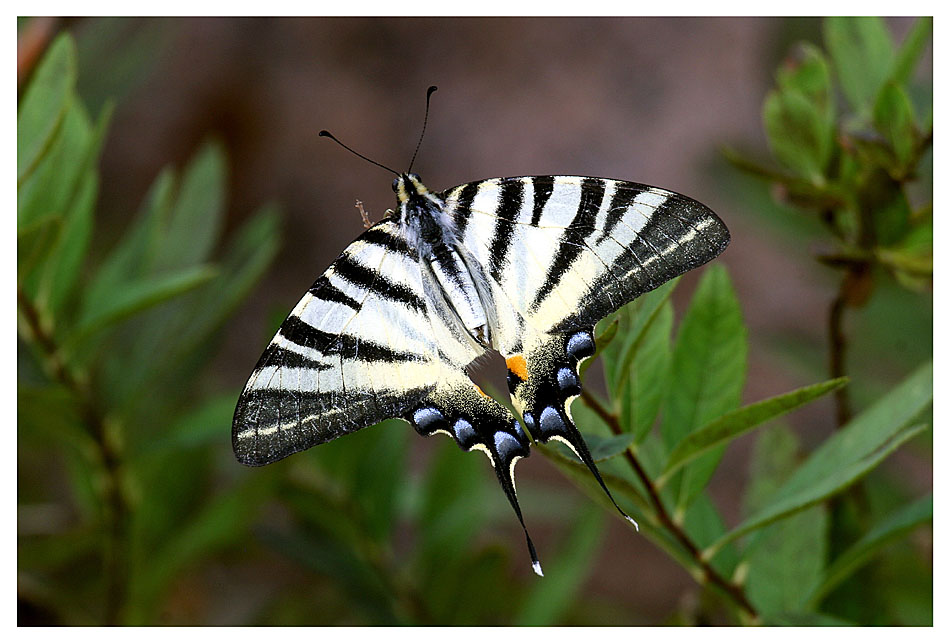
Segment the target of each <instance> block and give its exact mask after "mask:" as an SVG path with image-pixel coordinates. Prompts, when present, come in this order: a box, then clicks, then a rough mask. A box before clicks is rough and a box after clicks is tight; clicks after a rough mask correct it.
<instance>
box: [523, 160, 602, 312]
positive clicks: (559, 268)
mask: <svg viewBox="0 0 950 643" xmlns="http://www.w3.org/2000/svg"><path fill="white" fill-rule="evenodd" d="M605 192H606V187H605V182H604V180H603V179H594V178H585V179H584V180H583V181H582V182H581V198H580V202H579V203H578V204H577V214H575V215H574V219H573V220H572V221H571V223H570V224H569V225H568V226H567V229H566V230H565V231H564V234H563V236H562V243H561V245H560V246H559V247H558V250H557V253H556V254H555V255H554V259H553V260H552V261H551V265H550V266H549V267H548V271H547V274H546V275H545V279H544V283H543V284H541V287H540V288H538V290H537V291H536V293H535V296H534V300H533V301H532V302H531V306H530V308H531V309H532V310H536V309H537V307H538V306H539V305H540V304H541V302H542V301H544V299H545V298H546V297H547V296H548V295H549V294H551V291H552V290H554V288H555V287H556V286H557V284H558V283H559V282H560V281H561V277H563V276H564V273H566V272H567V271H568V270H569V269H570V267H571V264H573V263H574V260H575V259H577V257H578V256H580V254H581V252H583V251H584V245H583V240H584V238H586V237H587V236H588V235H589V234H590V233H591V232H593V231H594V229H595V228H594V226H595V223H596V221H597V213H598V212H599V211H600V208H601V206H602V204H603V201H604V194H605Z"/></svg>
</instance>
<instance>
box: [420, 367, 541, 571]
mask: <svg viewBox="0 0 950 643" xmlns="http://www.w3.org/2000/svg"><path fill="white" fill-rule="evenodd" d="M405 417H406V419H407V420H408V421H409V423H410V424H412V426H413V427H414V428H415V429H416V431H418V432H419V433H420V434H422V435H424V436H428V435H432V434H434V433H445V434H446V435H448V436H450V437H451V438H452V439H454V440H455V442H456V443H457V444H458V445H459V447H460V448H461V449H462V450H463V451H482V452H483V453H484V454H485V455H486V456H488V460H489V462H490V463H491V465H492V468H493V469H494V470H495V475H496V476H497V477H498V482H499V483H500V484H501V488H502V490H503V491H504V492H505V496H506V497H507V498H508V502H510V503H511V507H512V509H514V511H515V515H516V516H517V517H518V522H520V523H521V528H522V529H523V530H524V535H525V540H526V542H527V545H528V552H529V553H530V554H531V566H532V568H533V569H534V571H535V573H537V574H538V575H539V576H543V574H542V572H541V563H540V562H539V560H538V554H537V551H536V550H535V548H534V543H533V542H532V541H531V536H530V535H529V534H528V528H527V526H526V525H525V522H524V516H523V515H522V513H521V507H520V505H519V504H518V493H517V490H516V488H515V464H517V462H518V460H520V459H521V458H526V457H528V455H530V441H529V439H528V436H527V434H526V433H525V431H524V429H523V428H522V427H521V423H520V422H518V420H516V419H515V417H514V416H513V415H512V414H511V413H510V412H509V411H508V409H506V408H505V407H503V406H502V405H501V404H499V403H498V402H496V401H495V400H493V399H492V398H490V397H488V396H487V395H485V394H484V393H482V391H481V389H479V388H478V387H477V386H476V385H475V384H473V383H472V382H471V381H470V380H468V379H462V378H457V379H453V380H451V381H450V383H443V384H441V385H440V386H439V387H438V388H437V389H436V390H435V391H434V392H433V393H432V394H431V395H429V396H427V397H426V398H425V399H424V400H423V401H422V402H421V403H420V404H419V405H418V406H417V407H416V408H414V409H413V410H412V411H410V412H409V413H407V414H406V416H405Z"/></svg>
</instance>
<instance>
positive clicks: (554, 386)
mask: <svg viewBox="0 0 950 643" xmlns="http://www.w3.org/2000/svg"><path fill="white" fill-rule="evenodd" d="M593 354H594V335H593V329H587V330H581V331H578V332H575V333H570V334H567V335H548V336H546V337H544V338H543V339H542V340H541V341H538V342H536V343H535V344H534V348H533V349H532V350H530V351H528V352H527V354H526V355H520V354H519V355H512V356H510V357H508V358H507V359H506V362H507V364H508V389H509V391H510V392H511V395H512V398H513V399H514V401H515V404H516V405H517V406H518V407H520V409H521V412H522V416H523V417H524V421H525V423H526V424H527V426H528V430H529V431H530V432H531V435H532V437H534V439H536V440H538V441H539V442H547V441H549V440H557V441H559V442H563V443H564V444H566V445H567V446H568V447H570V449H571V451H573V452H574V453H575V455H577V457H578V459H580V461H581V462H583V463H584V464H585V465H586V466H587V468H588V469H590V472H591V473H592V474H593V476H594V479H595V480H597V483H598V484H599V485H600V487H601V488H602V489H603V490H604V493H606V494H607V497H608V498H609V499H610V501H611V502H612V503H613V505H614V507H616V508H617V511H619V512H620V514H621V515H622V516H623V517H624V518H625V519H626V520H628V521H629V522H630V523H632V524H633V525H634V526H635V527H637V529H639V526H638V525H637V522H636V521H635V520H634V519H633V518H631V517H630V516H629V515H627V513H626V512H625V511H624V510H623V509H621V508H620V506H619V505H618V504H617V501H616V500H614V497H613V495H612V494H611V493H610V490H609V489H608V488H607V485H606V484H605V483H604V480H603V478H602V477H601V475H600V471H598V470H597V464H596V463H595V462H594V458H593V457H592V456H591V453H590V449H589V448H588V447H587V443H585V442H584V438H583V437H582V436H581V434H580V432H579V431H578V430H577V427H576V426H575V425H574V420H573V418H572V417H571V412H570V405H571V402H572V401H573V400H574V398H576V397H577V396H578V395H580V393H581V384H580V376H579V375H578V368H579V366H580V364H581V362H583V361H584V360H585V359H588V358H589V357H591V356H592V355H593Z"/></svg>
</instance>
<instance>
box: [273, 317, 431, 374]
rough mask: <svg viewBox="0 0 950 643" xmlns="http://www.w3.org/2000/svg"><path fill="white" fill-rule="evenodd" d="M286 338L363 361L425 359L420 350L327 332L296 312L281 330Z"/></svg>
mask: <svg viewBox="0 0 950 643" xmlns="http://www.w3.org/2000/svg"><path fill="white" fill-rule="evenodd" d="M278 332H279V334H280V335H282V336H283V337H284V338H285V339H287V340H289V341H291V342H293V343H294V344H297V345H298V346H303V347H305V348H311V349H313V350H315V351H318V352H320V353H322V354H323V355H327V356H336V355H339V356H340V357H342V358H344V359H356V360H360V361H363V362H387V363H390V364H392V363H394V362H414V361H418V360H420V359H422V356H420V355H418V354H417V353H411V352H406V351H396V350H393V349H392V348H390V347H388V346H384V345H382V344H377V343H376V342H373V341H369V340H365V339H361V338H360V337H359V336H358V335H351V334H349V333H339V334H336V333H327V332H325V331H322V330H320V329H319V328H314V327H313V326H311V325H310V324H308V323H307V322H305V321H304V320H302V319H300V318H299V317H297V316H296V315H291V316H290V317H288V318H287V319H286V320H285V321H284V323H283V324H282V325H281V327H280V330H279V331H278Z"/></svg>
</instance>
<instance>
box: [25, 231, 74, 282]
mask: <svg viewBox="0 0 950 643" xmlns="http://www.w3.org/2000/svg"><path fill="white" fill-rule="evenodd" d="M62 228H63V218H62V217H61V216H59V215H56V214H49V215H47V216H45V217H41V218H39V219H36V220H34V221H32V222H30V223H29V224H27V225H21V226H17V231H16V250H17V252H16V258H17V282H18V283H19V282H21V281H23V279H24V278H26V276H27V275H29V274H30V273H31V272H32V271H33V270H34V269H35V268H36V267H37V265H39V264H41V263H42V262H43V260H44V259H46V257H47V256H48V255H49V253H50V251H51V250H52V249H53V248H54V247H55V246H56V243H57V241H59V235H60V232H61V230H62Z"/></svg>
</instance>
